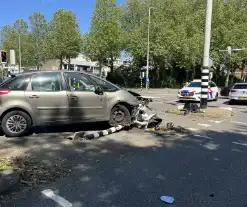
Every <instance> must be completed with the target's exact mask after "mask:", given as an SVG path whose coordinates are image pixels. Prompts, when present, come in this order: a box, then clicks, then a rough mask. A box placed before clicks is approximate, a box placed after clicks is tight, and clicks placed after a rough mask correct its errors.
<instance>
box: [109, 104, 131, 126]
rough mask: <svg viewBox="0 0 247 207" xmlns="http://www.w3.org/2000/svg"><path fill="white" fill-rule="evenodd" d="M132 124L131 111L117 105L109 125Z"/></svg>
mask: <svg viewBox="0 0 247 207" xmlns="http://www.w3.org/2000/svg"><path fill="white" fill-rule="evenodd" d="M130 123H131V115H130V112H129V110H128V109H127V108H126V107H125V106H123V105H116V106H114V107H113V108H112V110H111V114H110V120H109V124H110V125H111V126H117V125H126V124H130Z"/></svg>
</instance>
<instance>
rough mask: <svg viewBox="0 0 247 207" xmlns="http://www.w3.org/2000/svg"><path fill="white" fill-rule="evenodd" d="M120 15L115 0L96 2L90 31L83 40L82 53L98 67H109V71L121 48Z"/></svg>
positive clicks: (98, 0)
mask: <svg viewBox="0 0 247 207" xmlns="http://www.w3.org/2000/svg"><path fill="white" fill-rule="evenodd" d="M120 14H121V12H120V9H119V8H118V7H117V5H116V0H97V1H96V4H95V8H94V12H93V16H92V19H91V28H90V31H89V32H88V33H86V34H84V38H83V47H82V51H83V52H84V53H85V54H86V55H87V56H89V57H90V58H91V59H94V60H97V61H98V62H99V65H100V66H102V65H107V66H109V67H110V68H111V71H113V69H114V64H113V63H114V61H115V60H116V58H118V57H119V56H120V54H121V51H122V48H123V38H122V34H123V33H122V29H121V26H120V24H119V21H120Z"/></svg>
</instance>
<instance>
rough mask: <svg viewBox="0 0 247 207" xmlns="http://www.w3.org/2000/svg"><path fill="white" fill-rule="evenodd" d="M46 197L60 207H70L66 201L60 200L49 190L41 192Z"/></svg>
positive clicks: (60, 198) (59, 197)
mask: <svg viewBox="0 0 247 207" xmlns="http://www.w3.org/2000/svg"><path fill="white" fill-rule="evenodd" d="M41 193H42V194H43V195H45V196H46V197H48V198H50V199H51V200H53V201H55V202H56V203H57V204H58V205H60V206H62V207H72V206H73V205H72V203H70V202H69V201H67V200H66V199H64V198H62V197H61V196H59V195H57V194H55V193H54V192H53V191H52V190H51V189H46V190H43V191H42V192H41Z"/></svg>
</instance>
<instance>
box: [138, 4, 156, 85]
mask: <svg viewBox="0 0 247 207" xmlns="http://www.w3.org/2000/svg"><path fill="white" fill-rule="evenodd" d="M141 3H142V4H145V5H146V6H147V7H148V45H147V68H146V90H148V88H149V83H150V81H149V53H150V25H151V9H153V8H154V7H151V6H150V5H148V4H147V3H146V2H145V1H144V0H141Z"/></svg>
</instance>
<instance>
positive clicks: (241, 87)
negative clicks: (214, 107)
mask: <svg viewBox="0 0 247 207" xmlns="http://www.w3.org/2000/svg"><path fill="white" fill-rule="evenodd" d="M233 89H247V84H236V85H235V86H234V87H233Z"/></svg>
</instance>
